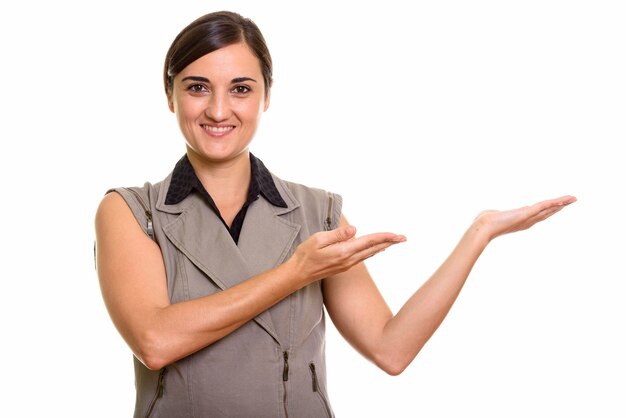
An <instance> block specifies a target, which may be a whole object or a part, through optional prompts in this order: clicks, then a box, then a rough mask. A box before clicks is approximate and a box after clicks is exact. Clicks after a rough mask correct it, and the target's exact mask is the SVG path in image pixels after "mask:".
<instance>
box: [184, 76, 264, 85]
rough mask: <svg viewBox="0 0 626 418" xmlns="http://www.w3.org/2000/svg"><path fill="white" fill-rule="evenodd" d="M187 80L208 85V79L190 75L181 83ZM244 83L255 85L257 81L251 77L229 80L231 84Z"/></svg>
mask: <svg viewBox="0 0 626 418" xmlns="http://www.w3.org/2000/svg"><path fill="white" fill-rule="evenodd" d="M187 80H191V81H201V82H203V83H210V81H209V79H208V78H206V77H200V76H195V75H190V76H187V77H185V78H183V79H182V81H187ZM244 81H252V82H254V83H256V82H257V81H256V80H255V79H254V78H252V77H235V78H233V79H232V80H230V82H231V83H233V84H234V83H242V82H244Z"/></svg>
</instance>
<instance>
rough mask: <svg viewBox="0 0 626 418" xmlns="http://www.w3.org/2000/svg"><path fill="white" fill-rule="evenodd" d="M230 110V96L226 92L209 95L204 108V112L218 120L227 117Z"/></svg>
mask: <svg viewBox="0 0 626 418" xmlns="http://www.w3.org/2000/svg"><path fill="white" fill-rule="evenodd" d="M230 112H231V108H230V98H229V97H228V94H224V93H218V92H216V93H214V94H212V95H211V96H210V98H209V102H208V104H207V108H206V110H205V114H206V115H207V116H208V117H209V118H211V119H213V120H215V121H218V122H219V121H222V120H226V119H228V118H229V117H230Z"/></svg>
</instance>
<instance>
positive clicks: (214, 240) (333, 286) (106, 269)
mask: <svg viewBox="0 0 626 418" xmlns="http://www.w3.org/2000/svg"><path fill="white" fill-rule="evenodd" d="M164 84H165V92H166V96H167V101H168V104H169V107H170V109H171V111H172V112H174V114H175V115H176V118H177V120H178V123H179V127H180V131H181V132H182V135H183V137H184V138H185V141H186V144H187V147H186V153H185V155H184V156H183V157H182V158H180V160H179V161H178V162H177V164H176V165H175V167H174V169H173V171H172V172H171V173H170V174H169V175H168V176H167V177H166V178H165V179H164V180H162V181H160V182H158V183H155V184H151V183H146V184H145V185H144V186H143V187H129V188H117V189H114V190H111V191H110V192H111V193H107V194H106V196H105V197H104V198H103V199H102V201H101V203H100V205H99V207H98V211H97V213H96V238H97V245H96V249H97V269H98V276H99V279H100V286H101V289H102V295H103V298H104V302H105V304H106V306H107V309H108V311H109V314H110V316H111V318H112V320H113V323H114V324H115V326H116V327H117V329H118V330H119V332H120V334H121V335H122V337H123V338H124V340H125V341H126V343H127V344H128V346H129V347H130V349H131V350H132V352H133V354H134V361H135V376H136V390H137V398H136V405H135V417H173V416H176V417H191V416H211V417H221V416H238V417H288V416H291V417H302V416H314V417H323V416H333V410H332V407H331V405H330V402H329V396H328V393H327V386H326V362H325V353H324V347H325V318H324V308H326V310H327V311H328V314H329V316H330V317H331V319H332V321H333V323H334V324H335V326H336V328H337V329H338V330H339V332H340V333H341V335H342V336H343V337H344V338H345V339H346V340H347V341H348V342H349V343H350V344H351V345H352V346H354V347H355V349H356V350H357V351H358V352H360V353H361V354H362V355H363V356H364V357H365V358H367V359H368V360H370V361H371V362H373V363H374V364H376V365H377V366H379V367H380V368H381V369H382V370H384V371H385V372H387V373H389V374H391V375H397V374H399V373H401V372H402V371H403V370H404V369H405V368H406V367H407V366H408V365H409V364H410V363H411V361H413V359H414V358H415V356H416V355H417V354H418V352H419V351H420V350H421V348H422V347H423V346H424V344H425V343H426V342H427V341H428V340H429V338H430V337H431V336H432V335H433V333H434V332H435V330H436V329H437V328H438V327H439V325H440V324H441V322H442V321H443V319H444V318H445V316H446V314H447V312H448V311H449V309H450V307H451V306H452V304H453V303H454V301H455V299H456V297H457V295H458V294H459V292H460V291H461V288H462V287H463V285H464V283H465V280H466V279H467V277H468V275H469V273H470V271H471V269H472V267H473V265H474V263H475V262H476V260H477V259H478V257H479V256H480V254H481V253H482V251H483V250H484V249H485V247H486V246H487V244H488V243H489V242H490V241H491V240H492V239H494V238H495V237H497V236H500V235H502V234H505V233H511V232H515V231H520V230H523V229H527V228H530V227H532V226H533V225H534V224H536V223H537V222H540V221H543V220H544V219H546V218H548V217H549V216H551V215H553V214H554V213H556V212H558V211H559V210H561V209H562V208H563V207H565V206H566V205H568V204H570V203H572V202H574V201H575V200H576V199H575V198H574V197H572V196H564V197H561V198H557V199H552V200H547V201H543V202H540V203H537V204H534V205H532V206H527V207H523V208H519V209H514V210H509V211H502V212H500V211H488V212H484V213H482V214H481V215H480V216H478V217H477V218H476V219H475V220H474V222H473V223H472V224H471V225H470V227H469V228H468V229H467V231H466V232H465V234H463V236H462V238H461V240H460V241H459V243H458V245H457V247H456V248H455V249H454V250H453V251H452V253H451V254H450V256H449V257H448V258H447V259H446V260H445V262H444V263H443V264H442V265H441V267H440V268H439V269H438V270H437V271H436V272H435V273H434V274H433V275H432V276H431V277H430V279H429V280H427V281H426V282H425V283H424V285H423V286H422V287H420V288H419V289H418V290H417V291H416V292H415V293H414V294H413V295H412V296H410V297H409V298H408V300H407V302H406V304H405V305H404V306H403V307H402V309H400V311H399V312H398V313H397V314H395V315H394V314H392V312H391V310H390V309H389V307H388V306H387V303H386V302H385V300H384V299H383V297H382V296H381V294H380V292H379V291H378V289H377V287H376V285H375V283H374V281H373V280H372V278H371V277H370V274H369V273H368V271H367V269H366V267H365V265H364V264H363V261H364V260H365V259H367V258H369V257H372V256H374V255H376V254H377V253H379V252H381V251H383V250H385V249H386V248H388V247H390V246H392V245H394V244H397V243H401V242H404V241H405V238H404V236H402V235H398V234H394V233H389V232H381V233H373V234H369V235H365V236H361V237H356V229H355V228H354V227H353V226H351V225H349V223H348V221H347V220H346V218H345V217H344V215H343V214H342V199H341V196H339V195H337V194H334V193H331V192H327V191H323V190H320V189H317V188H312V187H307V186H304V185H301V184H295V183H292V182H288V181H285V180H283V179H280V178H278V177H277V176H275V175H273V174H272V173H271V172H270V171H269V170H268V169H267V168H266V167H265V165H264V164H263V163H262V162H261V160H259V159H258V158H257V157H255V156H253V155H252V154H251V153H250V152H249V145H250V142H251V141H252V139H253V138H254V136H255V133H256V130H257V127H258V125H259V123H260V120H261V117H262V115H263V112H265V111H266V110H267V109H268V106H269V100H270V89H271V86H272V61H271V58H270V55H269V52H268V50H267V47H266V46H265V42H264V40H263V36H262V35H261V32H260V31H259V29H258V28H257V27H256V25H255V24H254V23H253V22H252V21H251V20H249V19H245V18H243V17H242V16H240V15H238V14H236V13H231V12H218V13H212V14H208V15H205V16H202V17H201V18H199V19H198V20H196V21H194V22H192V23H191V24H190V25H189V26H187V27H186V28H185V29H183V31H182V32H181V33H180V34H179V35H178V36H177V37H176V39H175V40H174V42H173V44H172V46H171V47H170V50H169V51H168V53H167V57H166V61H165V69H164ZM294 157H298V156H294ZM300 157H301V156H300Z"/></svg>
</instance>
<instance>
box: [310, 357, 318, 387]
mask: <svg viewBox="0 0 626 418" xmlns="http://www.w3.org/2000/svg"><path fill="white" fill-rule="evenodd" d="M309 369H311V375H312V376H313V392H317V373H316V372H315V364H313V363H310V364H309Z"/></svg>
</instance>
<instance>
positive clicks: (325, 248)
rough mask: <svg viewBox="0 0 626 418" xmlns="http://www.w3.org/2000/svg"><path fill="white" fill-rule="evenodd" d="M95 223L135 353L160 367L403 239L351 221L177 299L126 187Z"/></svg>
mask: <svg viewBox="0 0 626 418" xmlns="http://www.w3.org/2000/svg"><path fill="white" fill-rule="evenodd" d="M95 226H96V249H97V251H96V257H97V258H96V261H97V270H98V277H99V280H100V287H101V290H102V295H103V298H104V302H105V304H106V307H107V309H108V311H109V314H110V316H111V318H112V320H113V322H114V324H115V326H116V328H117V329H118V331H119V332H120V334H121V335H122V337H123V338H124V340H125V341H126V342H127V344H128V345H129V346H130V348H131V350H132V351H133V353H134V354H135V355H136V356H137V358H138V359H139V360H141V361H142V362H143V363H144V364H145V365H146V366H147V367H148V368H150V369H154V370H157V369H160V368H162V367H163V366H165V365H167V364H169V363H172V362H173V361H176V360H178V359H180V358H183V357H185V356H188V355H189V354H192V353H194V352H196V351H198V350H200V349H202V348H204V347H206V346H208V345H210V344H211V343H213V342H215V341H217V340H219V339H220V338H223V337H224V336H226V335H228V334H229V333H231V332H233V331H234V330H235V329H237V328H238V327H240V326H241V325H243V324H244V323H246V322H247V321H250V320H251V319H253V318H254V317H256V316H257V315H258V314H259V313H261V312H263V311H264V310H266V309H268V308H269V307H271V306H272V305H274V304H275V303H277V302H279V301H280V300H282V299H283V298H285V297H286V296H288V295H289V294H291V293H292V292H294V291H296V290H298V289H300V288H301V287H303V286H305V285H307V284H309V283H311V282H313V281H315V280H319V279H321V278H323V277H327V276H328V275H332V274H336V273H338V272H340V271H345V270H347V269H349V268H350V267H352V266H353V265H355V264H357V263H359V262H361V261H362V260H363V259H365V258H367V257H370V256H372V255H374V254H375V253H377V252H378V251H382V250H383V249H385V248H387V247H389V246H390V245H393V244H395V243H397V242H401V241H403V237H401V236H397V235H395V234H390V233H379V234H371V235H368V236H364V237H360V238H355V237H354V236H355V233H356V231H355V229H354V228H353V227H343V228H338V229H336V230H334V231H330V232H321V233H318V234H315V235H313V236H312V237H310V238H309V239H308V240H306V241H305V242H303V243H302V244H301V245H300V246H299V247H298V248H297V249H296V251H295V253H294V255H293V256H292V257H291V258H290V259H289V260H287V262H285V263H284V264H282V265H281V266H279V267H277V268H275V269H273V270H270V271H268V272H265V273H263V274H260V275H258V276H255V277H252V278H250V279H249V280H247V281H245V282H243V283H241V284H239V285H237V286H234V287H232V288H230V289H227V290H225V291H223V292H218V293H216V294H214V295H210V296H206V297H203V298H198V299H194V300H190V301H186V302H182V303H176V304H171V303H170V301H169V297H168V293H167V284H166V275H165V267H164V264H163V259H162V255H161V251H160V249H159V247H158V246H157V244H156V243H155V242H153V241H152V240H151V239H150V238H149V237H148V236H147V235H146V234H145V233H144V232H143V230H142V229H141V228H140V227H139V224H138V223H137V221H136V220H135V218H134V217H133V215H132V212H131V211H130V208H129V207H128V206H127V205H126V202H125V201H124V200H123V198H122V197H121V196H120V195H118V194H117V193H109V194H108V195H106V196H105V197H104V199H103V200H102V202H101V203H100V206H99V207H98V210H97V213H96V221H95Z"/></svg>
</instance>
